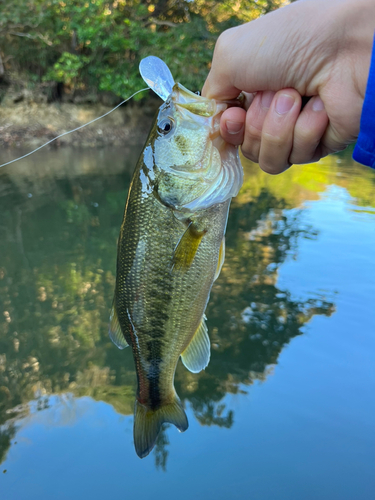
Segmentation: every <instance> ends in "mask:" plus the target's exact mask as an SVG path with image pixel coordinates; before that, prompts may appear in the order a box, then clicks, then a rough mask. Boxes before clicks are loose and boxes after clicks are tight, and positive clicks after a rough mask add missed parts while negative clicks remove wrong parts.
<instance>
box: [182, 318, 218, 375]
mask: <svg viewBox="0 0 375 500" xmlns="http://www.w3.org/2000/svg"><path fill="white" fill-rule="evenodd" d="M210 348H211V345H210V339H209V337H208V332H207V326H206V323H205V316H203V318H202V321H201V322H200V324H199V326H198V328H197V331H196V332H195V334H194V337H193V338H192V339H191V342H190V344H189V345H188V346H187V348H186V349H185V350H184V352H183V353H182V354H181V359H182V362H183V364H184V365H185V366H186V368H187V369H188V370H190V371H191V372H192V373H198V372H200V371H201V370H204V369H205V368H206V366H207V365H208V363H209V362H210V354H211V352H210Z"/></svg>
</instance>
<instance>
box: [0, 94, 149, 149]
mask: <svg viewBox="0 0 375 500" xmlns="http://www.w3.org/2000/svg"><path fill="white" fill-rule="evenodd" d="M157 108H158V102H156V101H151V100H149V101H147V102H146V103H142V104H140V103H131V105H126V104H125V105H123V106H121V107H120V108H118V109H116V110H115V111H113V112H112V113H111V114H109V115H108V116H106V117H104V118H102V119H100V120H98V121H96V122H94V123H92V124H90V125H88V126H87V127H84V128H82V129H80V130H77V131H75V132H74V133H71V134H67V135H65V136H64V137H61V138H59V139H57V140H56V141H54V142H53V143H52V144H51V147H54V148H59V147H62V146H73V147H103V146H124V145H128V144H129V142H131V141H134V140H136V142H137V143H139V141H140V137H142V138H143V136H144V139H145V138H146V135H147V132H148V130H149V127H150V125H151V121H152V117H153V116H154V114H155V112H156V109H157ZM111 109H113V108H111V107H108V106H104V105H102V104H92V105H89V104H72V103H61V104H60V103H56V104H45V103H35V102H29V103H25V102H21V103H17V104H13V105H5V106H4V105H0V148H1V149H5V150H10V149H21V148H37V147H40V146H42V145H43V144H45V143H46V142H48V141H50V140H52V139H55V138H56V137H58V136H59V135H61V134H63V133H65V132H68V131H70V130H73V129H75V128H77V127H80V126H82V125H84V124H86V123H88V122H90V121H91V120H94V119H95V118H97V117H99V116H102V115H104V114H105V113H108V111H110V110H111ZM142 132H144V134H143V133H142Z"/></svg>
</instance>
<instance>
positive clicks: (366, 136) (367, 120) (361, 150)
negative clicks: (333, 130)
mask: <svg viewBox="0 0 375 500" xmlns="http://www.w3.org/2000/svg"><path fill="white" fill-rule="evenodd" d="M353 158H354V160H355V161H358V162H359V163H363V165H367V166H368V167H372V168H375V38H374V45H373V48H372V57H371V65H370V74H369V77H368V81H367V88H366V95H365V100H364V103H363V108H362V116H361V125H360V129H359V136H358V140H357V144H356V145H355V148H354V152H353Z"/></svg>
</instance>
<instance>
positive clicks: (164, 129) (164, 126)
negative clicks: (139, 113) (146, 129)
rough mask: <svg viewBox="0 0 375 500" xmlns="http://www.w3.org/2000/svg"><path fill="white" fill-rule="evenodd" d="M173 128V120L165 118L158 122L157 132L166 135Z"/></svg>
mask: <svg viewBox="0 0 375 500" xmlns="http://www.w3.org/2000/svg"><path fill="white" fill-rule="evenodd" d="M172 128H173V121H172V120H171V119H170V118H165V119H164V120H162V121H161V122H160V123H159V124H158V132H159V134H162V135H167V134H169V132H170V131H171V130H172Z"/></svg>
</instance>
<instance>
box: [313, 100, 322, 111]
mask: <svg viewBox="0 0 375 500" xmlns="http://www.w3.org/2000/svg"><path fill="white" fill-rule="evenodd" d="M312 109H313V111H323V109H324V103H323V101H322V100H321V98H320V97H315V99H314V102H313V105H312Z"/></svg>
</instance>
